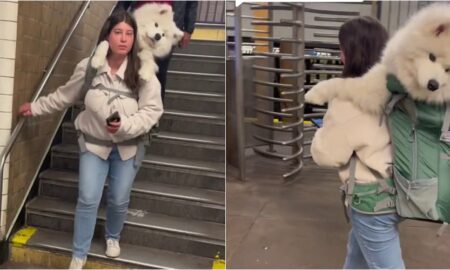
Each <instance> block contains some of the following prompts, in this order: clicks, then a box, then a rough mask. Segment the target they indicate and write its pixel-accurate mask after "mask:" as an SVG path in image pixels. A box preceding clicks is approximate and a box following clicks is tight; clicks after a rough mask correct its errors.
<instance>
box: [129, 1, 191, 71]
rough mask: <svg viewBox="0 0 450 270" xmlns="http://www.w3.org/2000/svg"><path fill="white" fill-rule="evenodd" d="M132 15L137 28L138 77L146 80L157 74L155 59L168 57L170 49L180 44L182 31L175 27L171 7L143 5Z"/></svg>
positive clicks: (151, 4)
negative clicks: (139, 66)
mask: <svg viewBox="0 0 450 270" xmlns="http://www.w3.org/2000/svg"><path fill="white" fill-rule="evenodd" d="M133 15H134V18H135V19H136V23H137V27H138V33H137V42H138V46H139V50H140V51H139V54H138V56H139V58H140V59H141V69H140V70H139V75H140V76H141V78H143V79H144V80H148V79H149V78H150V76H152V75H154V74H155V73H157V72H158V66H157V65H156V63H155V60H154V59H155V57H156V58H162V57H164V56H166V55H168V54H169V53H170V52H171V50H172V47H173V46H174V45H176V44H178V42H180V40H181V38H182V37H183V31H181V30H180V29H178V27H177V26H176V24H175V22H174V20H173V11H172V7H171V6H170V5H167V4H156V3H149V4H144V5H143V6H141V7H139V8H138V9H136V11H134V14H133Z"/></svg>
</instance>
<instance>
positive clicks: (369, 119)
mask: <svg viewBox="0 0 450 270" xmlns="http://www.w3.org/2000/svg"><path fill="white" fill-rule="evenodd" d="M387 40H388V33H387V31H386V29H385V28H384V27H383V25H381V24H380V22H378V21H377V20H376V19H374V18H372V17H358V18H355V19H352V20H350V21H347V22H346V23H344V24H343V25H342V26H341V28H340V30H339V45H340V49H341V60H342V62H343V63H344V70H343V74H342V75H343V77H359V76H362V75H363V74H364V73H366V72H367V71H368V70H369V69H370V68H371V67H372V66H373V65H374V64H375V63H377V62H378V61H379V60H380V58H381V54H382V51H383V49H384V47H385V44H386V42H387ZM385 120H386V119H383V121H382V122H381V123H380V118H379V117H378V116H375V115H370V114H368V113H364V112H363V111H361V110H360V109H359V108H358V107H356V106H355V105H353V104H352V103H350V102H348V101H343V100H339V99H334V100H333V101H332V102H331V103H330V104H328V111H327V112H326V114H325V117H324V120H323V127H321V128H319V129H318V130H317V132H316V134H315V135H314V138H313V141H312V145H311V154H312V157H313V159H314V161H315V162H316V163H317V164H318V165H319V166H331V167H335V168H338V169H339V177H340V178H341V180H342V182H343V183H344V186H343V187H344V191H345V193H346V196H345V198H346V200H345V201H346V205H347V206H348V207H350V209H349V212H350V220H351V224H352V228H351V230H350V233H349V238H348V244H347V257H346V259H345V263H344V268H345V269H376V268H382V269H403V268H405V265H404V262H403V259H402V252H401V248H400V239H399V233H398V223H399V222H400V221H401V218H400V217H399V216H398V215H397V213H396V210H395V205H393V204H392V203H388V204H384V201H383V200H391V202H394V201H395V189H394V188H393V180H392V173H391V165H392V152H391V142H390V136H389V131H388V128H387V124H386V121H385ZM353 168H354V169H353ZM353 180H354V181H353ZM351 183H354V185H353V184H351ZM352 186H353V188H351V187H352Z"/></svg>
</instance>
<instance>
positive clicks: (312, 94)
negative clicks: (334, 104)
mask: <svg viewBox="0 0 450 270" xmlns="http://www.w3.org/2000/svg"><path fill="white" fill-rule="evenodd" d="M334 84H335V83H334V81H333V80H327V81H323V82H320V83H318V84H316V85H315V86H314V87H313V88H311V89H309V91H308V92H307V93H306V94H305V101H306V102H307V103H311V104H316V105H324V104H325V103H327V102H329V101H330V100H332V99H333V98H334V97H335V95H336V94H335V90H336V87H334V86H335V85H334Z"/></svg>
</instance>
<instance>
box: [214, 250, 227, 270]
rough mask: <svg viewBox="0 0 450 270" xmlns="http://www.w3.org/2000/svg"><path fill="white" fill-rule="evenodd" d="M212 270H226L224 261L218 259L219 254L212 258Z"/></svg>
mask: <svg viewBox="0 0 450 270" xmlns="http://www.w3.org/2000/svg"><path fill="white" fill-rule="evenodd" d="M212 269H226V265H225V260H223V259H221V258H220V253H219V252H218V253H217V255H216V256H214V261H213V265H212Z"/></svg>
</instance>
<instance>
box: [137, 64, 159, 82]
mask: <svg viewBox="0 0 450 270" xmlns="http://www.w3.org/2000/svg"><path fill="white" fill-rule="evenodd" d="M138 74H139V77H141V79H142V80H144V81H150V79H151V78H152V76H154V75H155V73H154V72H151V70H149V69H148V68H145V67H144V66H142V67H141V68H140V69H139V72H138Z"/></svg>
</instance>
